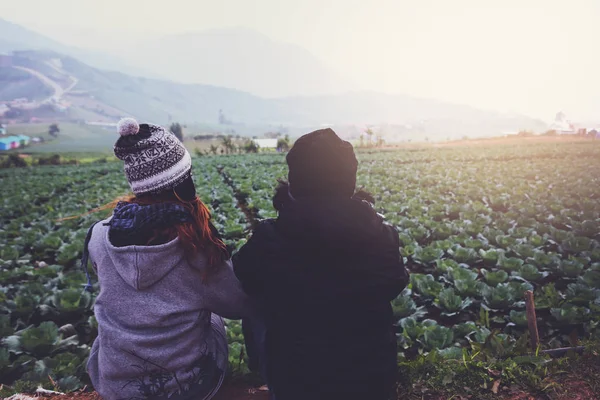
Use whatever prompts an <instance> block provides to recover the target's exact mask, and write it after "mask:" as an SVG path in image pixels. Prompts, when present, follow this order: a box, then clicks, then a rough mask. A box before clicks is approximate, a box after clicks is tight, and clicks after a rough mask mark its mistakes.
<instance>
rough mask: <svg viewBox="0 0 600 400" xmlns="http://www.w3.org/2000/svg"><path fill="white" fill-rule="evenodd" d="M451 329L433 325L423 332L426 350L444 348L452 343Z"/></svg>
mask: <svg viewBox="0 0 600 400" xmlns="http://www.w3.org/2000/svg"><path fill="white" fill-rule="evenodd" d="M453 340H454V334H453V333H452V329H450V328H446V327H445V326H441V325H435V326H433V327H431V328H430V329H426V330H425V331H424V332H423V344H424V345H425V348H426V349H427V350H433V349H444V348H446V347H448V346H450V345H451V344H452V343H453Z"/></svg>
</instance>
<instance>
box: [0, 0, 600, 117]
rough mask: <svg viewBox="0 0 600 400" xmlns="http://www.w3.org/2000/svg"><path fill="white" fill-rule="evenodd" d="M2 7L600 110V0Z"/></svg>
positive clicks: (542, 108)
mask: <svg viewBox="0 0 600 400" xmlns="http://www.w3.org/2000/svg"><path fill="white" fill-rule="evenodd" d="M0 18H4V19H6V20H8V21H11V22H14V23H17V24H21V25H23V26H25V27H27V28H30V29H32V30H35V31H37V32H39V33H42V34H44V35H47V36H49V37H51V38H53V39H56V40H58V41H60V42H62V43H64V44H67V45H72V46H77V47H82V48H89V49H101V50H105V51H111V52H113V53H115V54H119V55H123V54H126V53H127V52H128V48H131V46H135V43H141V42H148V41H153V40H155V39H157V40H158V39H159V38H161V37H164V36H167V35H174V34H183V33H189V32H195V31H205V30H209V29H219V28H230V27H244V28H250V29H253V30H255V31H257V32H260V33H262V34H264V35H266V36H268V37H269V38H270V39H272V40H274V41H277V42H284V43H290V44H294V45H298V46H301V47H303V48H304V49H306V50H307V51H309V52H311V53H312V54H314V55H315V56H316V57H317V58H318V59H320V60H321V61H322V62H323V63H324V64H325V65H327V66H328V67H329V68H330V69H331V70H332V71H334V72H335V73H336V74H337V75H339V76H340V77H341V78H343V79H346V80H347V81H348V82H351V83H352V89H357V90H358V89H360V90H368V91H378V92H385V93H403V94H409V95H414V96H419V97H426V98H431V99H439V100H444V101H450V102H455V103H459V104H467V105H471V106H476V107H479V108H484V109H491V110H499V111H506V112H517V113H522V114H526V115H529V116H532V117H536V118H541V119H543V120H545V121H549V120H552V119H553V118H554V115H555V114H556V113H557V112H558V111H561V110H562V111H564V112H565V113H566V114H567V115H569V116H570V117H571V118H573V119H579V120H600V116H599V114H600V74H598V72H597V70H598V65H599V64H600V54H599V53H598V49H599V48H600V46H599V45H600V39H599V38H600V1H598V0H575V1H569V2H567V1H563V0H539V1H538V0H525V1H515V0H508V1H502V2H498V1H485V0H483V1H482V0H457V1H446V0H437V1H436V0H429V1H399V0H390V1H386V0H373V1H354V0H332V1H318V0H306V1H302V2H298V1H278V0H262V1H248V0H239V1H238V0H223V1H210V2H209V1H194V0H171V1H167V2H165V1H160V2H159V1H149V0H145V1H143V0H103V1H90V0H53V1H48V0H18V1H8V0H0ZM160 56H161V55H160V54H147V55H146V57H147V63H152V60H153V59H154V58H156V57H160ZM137 57H138V58H140V57H141V56H137ZM197 57H202V55H201V54H199V55H197ZM142 64H143V63H142ZM239 68H243V66H239ZM197 79H198V80H197V82H202V77H198V78H197Z"/></svg>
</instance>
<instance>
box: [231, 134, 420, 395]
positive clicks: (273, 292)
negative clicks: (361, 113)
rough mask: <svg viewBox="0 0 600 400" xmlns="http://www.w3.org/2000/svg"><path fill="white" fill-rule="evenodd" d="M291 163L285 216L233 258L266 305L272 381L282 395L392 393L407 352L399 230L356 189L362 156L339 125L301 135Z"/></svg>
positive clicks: (280, 195) (284, 190)
mask: <svg viewBox="0 0 600 400" xmlns="http://www.w3.org/2000/svg"><path fill="white" fill-rule="evenodd" d="M287 163H288V167H289V174H288V180H289V184H287V183H282V184H280V186H279V188H278V190H277V193H276V195H275V197H274V199H273V204H274V206H275V208H276V209H277V211H278V212H279V216H278V218H277V219H275V220H266V221H263V222H262V223H261V224H260V225H259V226H258V227H257V228H256V230H255V231H254V233H253V235H252V237H251V239H250V240H249V241H248V243H247V244H246V245H245V246H243V247H242V249H241V250H240V251H239V253H237V254H236V255H235V256H234V257H233V263H234V271H235V273H236V275H237V277H238V279H239V280H240V281H241V282H242V287H243V288H244V290H245V291H246V293H247V294H248V295H249V296H250V297H252V298H254V299H255V300H256V301H257V303H258V304H259V305H260V307H261V308H262V311H263V313H264V321H265V326H266V350H265V352H266V375H267V380H268V383H269V386H270V388H271V390H272V393H273V394H274V396H275V397H276V399H277V400H320V399H323V400H324V399H328V400H331V399H344V400H349V399H350V400H352V399H357V400H358V399H368V400H387V399H388V398H390V396H391V395H392V393H393V391H394V383H395V381H396V351H397V350H396V339H395V334H394V331H393V328H392V323H393V320H392V310H391V306H390V301H391V300H393V299H394V298H395V297H396V296H398V294H399V293H400V292H401V291H402V289H404V287H405V286H406V283H407V281H408V273H407V271H406V269H405V268H404V265H403V262H402V257H401V256H400V253H399V246H400V245H399V239H398V234H397V232H396V230H395V229H394V228H393V227H391V226H389V225H386V224H384V223H383V221H382V219H381V218H380V217H379V216H378V215H377V213H376V212H375V211H374V210H373V208H372V206H371V204H369V203H368V202H367V201H365V200H363V199H364V198H365V196H364V194H361V195H358V194H356V193H355V188H356V171H357V166H358V162H357V160H356V157H355V155H354V151H353V148H352V145H351V144H350V143H348V142H345V141H343V140H341V139H340V138H339V137H338V136H337V135H336V134H335V132H333V130H331V129H323V130H318V131H315V132H312V133H309V134H307V135H304V136H303V137H301V138H300V139H298V140H297V141H296V143H295V144H294V146H293V148H292V149H291V150H290V152H289V153H288V155H287ZM366 197H368V196H366Z"/></svg>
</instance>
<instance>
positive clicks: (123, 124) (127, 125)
mask: <svg viewBox="0 0 600 400" xmlns="http://www.w3.org/2000/svg"><path fill="white" fill-rule="evenodd" d="M117 131H118V132H119V135H121V136H129V135H137V134H138V132H139V131H140V125H139V124H138V123H137V121H136V120H135V119H133V118H123V119H122V120H120V121H119V123H118V124H117Z"/></svg>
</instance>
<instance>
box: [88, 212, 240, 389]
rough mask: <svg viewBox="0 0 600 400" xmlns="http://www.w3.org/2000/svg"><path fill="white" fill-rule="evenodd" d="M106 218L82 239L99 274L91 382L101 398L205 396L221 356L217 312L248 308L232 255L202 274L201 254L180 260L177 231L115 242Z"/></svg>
mask: <svg viewBox="0 0 600 400" xmlns="http://www.w3.org/2000/svg"><path fill="white" fill-rule="evenodd" d="M105 222H107V221H102V222H100V223H98V224H97V225H96V226H95V227H94V229H93V231H92V236H91V240H90V243H89V246H88V248H89V254H90V259H91V261H92V263H93V266H94V268H95V269H96V271H97V273H98V277H99V281H100V294H99V295H98V297H97V299H96V303H95V306H94V311H95V314H96V319H97V321H98V338H97V339H96V341H95V342H94V345H93V347H92V351H91V354H90V358H89V361H88V364H87V369H88V373H89V375H90V378H91V380H92V383H93V385H94V387H95V389H96V390H97V391H98V393H99V394H100V395H101V396H102V397H103V398H104V399H105V400H117V399H123V400H125V399H127V400H129V399H131V400H134V399H172V400H184V399H194V400H196V399H198V400H201V399H210V398H212V397H213V396H214V395H215V393H216V392H217V390H218V389H219V387H220V386H221V383H222V381H223V377H224V374H225V371H226V368H227V364H228V352H227V338H226V335H225V327H224V324H223V320H222V318H221V316H222V317H225V318H230V319H237V318H241V317H243V316H244V317H245V316H249V315H251V313H252V307H251V306H250V302H249V301H248V298H247V297H246V295H245V294H244V292H243V291H242V289H241V286H240V283H239V282H238V280H237V279H236V277H235V275H234V273H233V270H232V266H231V263H230V262H227V263H225V264H224V265H222V266H220V267H219V268H218V269H216V270H215V271H214V272H211V273H210V274H209V275H208V277H207V278H206V279H205V280H203V278H202V276H203V272H204V271H205V269H206V268H207V263H206V259H205V257H203V256H202V255H199V256H197V257H196V258H195V259H193V260H187V258H186V257H185V254H184V251H183V248H182V246H181V244H180V242H179V239H175V240H173V241H171V242H168V243H165V244H162V245H157V246H125V247H115V246H113V245H112V244H111V242H110V241H109V237H108V230H109V227H108V226H105V225H104V223H105Z"/></svg>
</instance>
